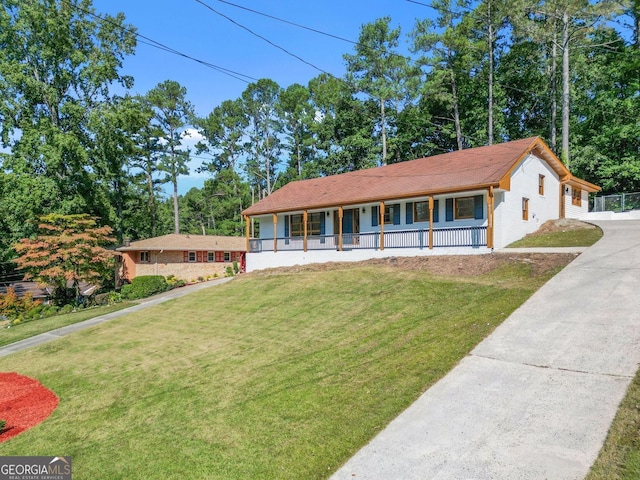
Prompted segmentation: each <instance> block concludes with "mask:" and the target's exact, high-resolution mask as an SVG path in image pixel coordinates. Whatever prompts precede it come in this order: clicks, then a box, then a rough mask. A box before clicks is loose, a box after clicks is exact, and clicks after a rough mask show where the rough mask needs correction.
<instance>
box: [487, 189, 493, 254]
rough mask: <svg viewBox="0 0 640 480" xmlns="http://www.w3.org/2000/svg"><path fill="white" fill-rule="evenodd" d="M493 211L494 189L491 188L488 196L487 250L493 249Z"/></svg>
mask: <svg viewBox="0 0 640 480" xmlns="http://www.w3.org/2000/svg"><path fill="white" fill-rule="evenodd" d="M493 209H494V193H493V187H489V193H488V194H487V248H493Z"/></svg>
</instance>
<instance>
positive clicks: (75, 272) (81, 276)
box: [14, 214, 115, 301]
mask: <svg viewBox="0 0 640 480" xmlns="http://www.w3.org/2000/svg"><path fill="white" fill-rule="evenodd" d="M97 221H98V219H97V218H95V217H90V216H89V215H59V214H49V215H45V216H44V217H42V218H41V222H42V223H40V225H39V226H38V235H37V236H36V238H35V239H31V238H24V239H22V240H20V241H19V242H18V243H17V244H16V245H15V246H14V248H15V250H16V252H18V254H19V255H20V256H19V257H18V258H16V259H15V260H14V261H15V263H16V264H17V265H18V267H19V268H20V269H22V270H24V271H25V272H26V275H25V279H33V280H35V281H37V282H38V283H40V284H42V285H46V286H53V287H54V289H55V293H54V297H55V298H59V299H66V295H65V292H66V291H67V285H68V283H69V282H71V284H72V287H71V288H72V289H73V291H74V295H75V299H76V301H77V300H78V299H79V298H80V289H79V284H80V282H87V283H90V284H97V285H102V284H103V283H104V282H105V281H107V280H108V279H109V278H110V277H111V276H112V275H113V265H114V263H113V258H114V257H113V253H112V252H110V251H109V250H107V249H105V248H104V247H103V246H104V245H106V244H109V243H113V242H114V241H115V239H114V238H112V237H110V235H111V232H112V229H111V227H109V226H103V227H100V226H98V223H97Z"/></svg>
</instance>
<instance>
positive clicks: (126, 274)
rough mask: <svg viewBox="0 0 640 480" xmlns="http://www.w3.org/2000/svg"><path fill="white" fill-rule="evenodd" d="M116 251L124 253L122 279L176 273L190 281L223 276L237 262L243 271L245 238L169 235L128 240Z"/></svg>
mask: <svg viewBox="0 0 640 480" xmlns="http://www.w3.org/2000/svg"><path fill="white" fill-rule="evenodd" d="M116 251H118V252H119V253H120V254H121V255H122V262H121V264H120V272H119V278H121V279H124V280H128V281H131V280H132V279H133V278H135V277H137V276H141V275H162V276H164V277H168V276H169V275H173V276H175V277H176V278H179V279H182V280H185V281H187V282H189V281H191V280H197V279H198V278H199V277H201V278H207V277H213V276H215V275H217V276H222V277H224V276H225V272H226V268H227V267H228V266H233V263H234V262H238V267H239V269H240V270H241V271H244V262H245V254H246V241H245V239H244V238H242V237H221V236H209V235H189V234H186V235H184V234H169V235H163V236H160V237H153V238H147V239H146V240H138V241H135V242H125V245H124V246H122V247H119V248H117V249H116Z"/></svg>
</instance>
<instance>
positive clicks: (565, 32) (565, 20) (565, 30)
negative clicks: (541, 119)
mask: <svg viewBox="0 0 640 480" xmlns="http://www.w3.org/2000/svg"><path fill="white" fill-rule="evenodd" d="M570 159H571V157H570V155H569V14H568V13H567V11H566V10H565V11H564V13H563V14H562V160H563V161H564V164H565V166H566V167H567V168H568V167H569V165H570V163H571V160H570Z"/></svg>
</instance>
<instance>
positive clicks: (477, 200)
mask: <svg viewBox="0 0 640 480" xmlns="http://www.w3.org/2000/svg"><path fill="white" fill-rule="evenodd" d="M482 205H484V195H476V196H475V197H473V218H474V219H476V220H481V219H482V218H484V208H482Z"/></svg>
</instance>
